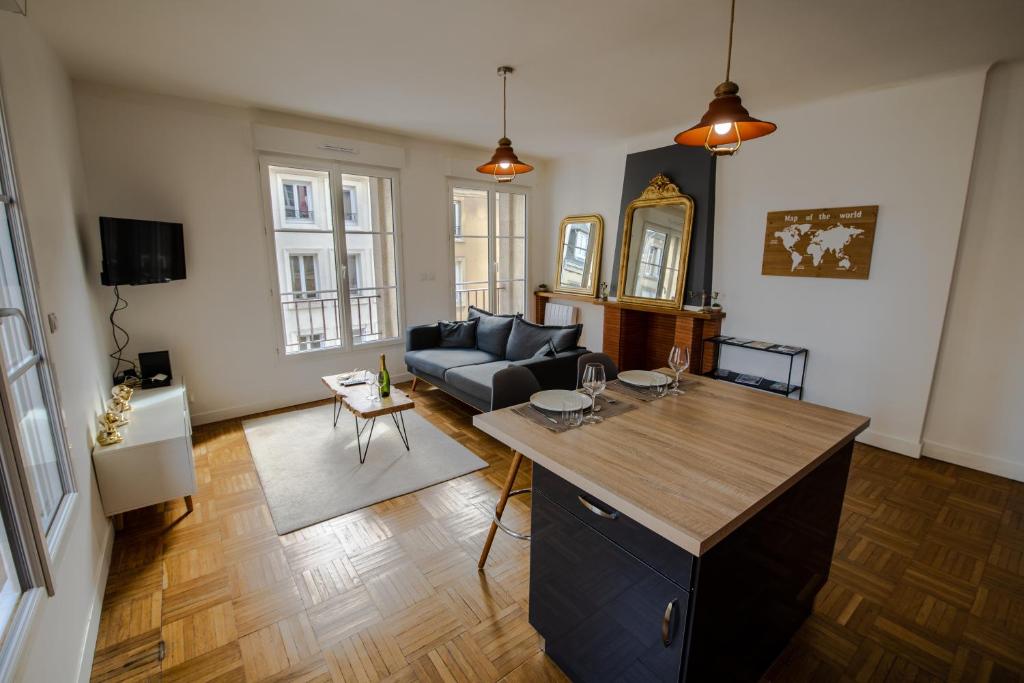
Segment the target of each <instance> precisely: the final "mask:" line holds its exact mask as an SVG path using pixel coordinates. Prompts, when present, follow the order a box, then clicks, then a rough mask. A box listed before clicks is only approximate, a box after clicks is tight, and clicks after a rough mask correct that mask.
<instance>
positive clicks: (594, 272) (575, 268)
mask: <svg viewBox="0 0 1024 683" xmlns="http://www.w3.org/2000/svg"><path fill="white" fill-rule="evenodd" d="M603 233H604V219H603V218H601V217H600V216H598V215H597V214H592V215H587V216H566V217H565V218H564V219H562V227H561V228H559V230H558V256H557V259H558V262H557V263H556V264H555V291H556V292H563V293H568V294H587V295H589V296H596V295H597V280H598V278H599V277H600V275H601V238H602V234H603Z"/></svg>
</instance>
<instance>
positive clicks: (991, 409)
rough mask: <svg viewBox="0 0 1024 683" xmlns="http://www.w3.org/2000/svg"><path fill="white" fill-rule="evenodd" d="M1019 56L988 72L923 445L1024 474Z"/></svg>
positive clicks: (942, 454)
mask: <svg viewBox="0 0 1024 683" xmlns="http://www.w3.org/2000/svg"><path fill="white" fill-rule="evenodd" d="M1021 121H1024V62H1014V63H1011V64H1000V65H997V66H995V67H993V69H992V71H990V72H989V78H988V82H987V84H986V87H985V100H984V104H983V106H982V114H981V126H980V129H979V132H978V144H977V149H976V151H975V156H974V169H973V171H972V173H971V188H970V191H969V193H968V196H967V209H966V215H965V218H964V228H963V235H962V236H961V239H960V253H959V255H958V257H957V267H956V274H955V279H954V282H953V291H952V295H951V297H950V302H949V312H948V314H947V316H946V327H945V332H944V335H943V340H942V348H941V350H940V353H939V364H938V367H937V369H936V375H935V384H934V385H933V387H932V399H931V406H930V408H929V411H928V419H927V422H926V423H925V430H924V453H925V455H929V456H931V457H934V458H940V459H942V460H949V461H950V462H955V463H959V464H961V465H966V466H968V467H975V468H977V469H982V470H985V471H988V472H992V473H995V474H1000V475H1003V476H1008V477H1013V478H1015V479H1017V480H1019V481H1024V421H1022V420H1021V416H1024V355H1022V354H1024V300H1022V298H1021V294H1022V292H1024V268H1022V261H1021V259H1022V257H1024V192H1022V191H1021V190H1022V189H1024V132H1022V131H1021V125H1020V124H1021Z"/></svg>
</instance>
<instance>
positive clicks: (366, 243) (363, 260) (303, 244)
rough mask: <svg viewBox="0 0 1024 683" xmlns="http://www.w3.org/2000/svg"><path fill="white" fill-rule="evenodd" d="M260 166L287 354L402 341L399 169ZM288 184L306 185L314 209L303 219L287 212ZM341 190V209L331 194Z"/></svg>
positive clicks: (325, 164) (264, 164) (331, 164)
mask: <svg viewBox="0 0 1024 683" xmlns="http://www.w3.org/2000/svg"><path fill="white" fill-rule="evenodd" d="M262 170H263V173H264V178H265V182H266V183H267V184H266V185H265V187H267V188H268V191H267V196H268V197H269V204H270V206H269V207H268V214H267V215H268V216H271V217H272V219H273V225H271V226H268V227H269V231H270V232H272V234H273V238H274V239H273V244H274V252H275V263H276V265H277V272H278V293H279V297H280V299H279V305H280V314H281V327H282V335H283V340H284V351H285V354H287V355H290V354H295V353H304V352H309V351H314V350H322V349H332V348H334V349H337V348H346V347H350V346H358V345H359V344H366V343H370V342H376V341H385V340H390V339H397V338H398V337H399V329H400V327H399V315H398V309H399V302H398V298H399V293H398V263H397V248H396V234H395V198H394V191H395V184H396V183H397V175H392V174H389V173H387V172H382V173H377V174H374V175H368V174H364V173H361V172H360V173H356V172H350V171H351V170H353V169H348V168H347V167H344V166H342V165H341V164H333V163H324V164H317V167H316V168H295V167H286V166H280V165H276V164H274V163H273V162H272V161H270V160H268V159H264V160H263V161H262ZM288 186H292V187H306V188H307V190H306V195H307V196H308V197H310V198H311V200H310V201H311V202H312V209H311V211H310V214H309V215H310V220H309V221H307V223H306V224H304V225H294V224H293V223H294V221H292V220H290V219H289V217H288V216H289V213H288V207H287V205H286V202H287V199H288V191H286V190H285V189H284V188H285V187H288ZM339 195H340V196H341V198H342V201H341V202H340V204H341V206H340V207H338V206H337V205H338V204H339V202H337V201H332V199H331V198H332V196H333V197H338V196H339ZM295 196H297V195H295ZM319 207H323V209H322V210H319ZM331 207H337V208H335V209H333V210H332V208H331ZM335 211H336V212H338V213H340V214H341V215H336V214H335V213H334V212H335ZM342 226H343V227H342ZM345 272H347V275H345Z"/></svg>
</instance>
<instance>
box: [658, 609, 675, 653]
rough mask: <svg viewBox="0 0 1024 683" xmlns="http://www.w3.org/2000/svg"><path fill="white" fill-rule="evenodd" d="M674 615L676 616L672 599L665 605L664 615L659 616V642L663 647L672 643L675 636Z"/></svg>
mask: <svg viewBox="0 0 1024 683" xmlns="http://www.w3.org/2000/svg"><path fill="white" fill-rule="evenodd" d="M675 616H676V600H672V601H671V602H669V603H668V605H666V607H665V616H664V617H662V618H661V644H662V645H664V646H665V647H669V646H671V645H672V640H673V639H674V638H675V629H674V628H673V626H675Z"/></svg>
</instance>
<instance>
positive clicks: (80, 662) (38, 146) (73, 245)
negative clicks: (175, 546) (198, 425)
mask: <svg viewBox="0 0 1024 683" xmlns="http://www.w3.org/2000/svg"><path fill="white" fill-rule="evenodd" d="M0 72H2V77H3V86H4V96H5V104H6V109H7V114H8V123H9V127H10V134H11V138H12V145H13V147H14V150H13V151H14V157H15V166H16V173H17V175H18V182H19V187H20V189H21V194H22V202H23V208H24V214H25V218H26V223H27V226H28V231H29V235H30V239H31V241H32V246H33V251H34V255H35V259H34V260H35V266H36V275H37V279H38V280H39V299H40V305H41V308H42V311H43V314H44V315H45V314H46V313H50V312H52V313H56V314H57V316H58V319H59V321H60V327H59V329H58V331H57V332H56V333H55V334H51V335H50V336H49V338H48V345H49V349H50V355H51V361H52V364H53V366H54V367H55V369H56V376H57V382H58V384H59V386H60V393H61V399H62V401H61V403H62V406H63V409H64V419H65V423H66V426H67V431H68V441H69V443H70V446H71V459H72V466H73V468H74V473H75V478H76V480H77V484H78V494H77V496H76V499H75V504H74V505H75V507H74V509H73V512H72V515H73V516H72V517H71V519H70V520H69V523H68V527H67V530H66V535H65V536H64V538H63V541H62V545H61V547H60V548H59V550H58V553H57V555H56V557H54V558H52V559H53V562H54V565H55V577H54V583H55V587H56V595H55V596H54V597H52V598H49V599H45V600H44V602H43V603H42V609H41V610H40V613H39V615H38V617H37V619H36V621H35V622H34V625H33V629H32V634H31V636H30V640H29V643H28V646H27V647H26V648H25V649H24V651H23V654H22V659H21V662H20V665H19V669H18V673H17V674H16V679H17V680H20V681H33V682H34V681H72V680H76V679H77V678H78V677H79V674H80V667H83V668H84V671H85V673H86V675H87V674H88V669H89V665H90V663H91V662H92V654H93V647H94V644H95V626H96V624H97V623H98V620H99V612H100V607H101V604H102V596H103V585H104V582H105V575H106V568H107V564H108V563H109V553H110V543H111V542H112V539H113V534H112V533H111V527H110V524H109V523H108V522H107V520H106V518H104V517H103V513H102V510H101V508H100V506H99V496H98V494H97V492H96V486H95V483H94V480H93V476H92V459H91V457H90V450H91V447H92V430H91V426H92V424H93V423H94V421H95V416H96V415H97V414H99V411H100V410H101V408H102V406H103V400H104V398H105V397H106V390H107V387H109V380H108V379H107V376H106V375H107V372H106V367H107V358H106V357H105V352H104V350H103V348H104V347H103V340H102V336H101V335H102V330H101V329H100V328H99V327H98V323H99V321H100V320H101V319H102V318H101V317H100V316H101V315H102V314H101V312H100V310H99V309H98V308H97V307H96V306H95V304H94V301H93V300H92V298H91V296H90V290H89V288H88V287H87V286H85V283H86V281H87V280H92V279H94V278H96V277H98V274H97V272H95V270H94V269H93V270H90V269H89V268H87V266H86V264H91V263H92V262H94V261H95V258H93V256H95V255H94V254H91V253H90V252H89V251H88V249H87V247H86V246H85V239H84V234H85V233H87V232H91V231H92V223H93V221H92V219H91V218H90V217H89V215H88V206H87V203H86V201H85V185H84V182H83V174H82V166H81V159H80V155H79V148H78V138H77V131H76V123H75V113H74V101H73V99H72V94H71V84H70V82H69V81H68V78H67V76H66V74H65V72H64V70H63V68H62V67H61V65H60V64H59V63H58V61H57V59H56V57H55V55H54V54H53V53H52V52H51V51H50V49H49V48H48V47H47V46H46V45H45V44H44V43H43V42H42V40H41V39H40V38H39V37H38V36H37V35H36V34H35V32H34V30H33V29H32V28H31V27H30V25H29V23H28V21H27V20H26V19H25V18H24V17H21V16H18V15H15V14H11V13H8V12H0Z"/></svg>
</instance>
